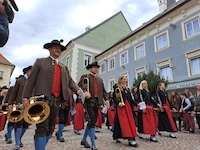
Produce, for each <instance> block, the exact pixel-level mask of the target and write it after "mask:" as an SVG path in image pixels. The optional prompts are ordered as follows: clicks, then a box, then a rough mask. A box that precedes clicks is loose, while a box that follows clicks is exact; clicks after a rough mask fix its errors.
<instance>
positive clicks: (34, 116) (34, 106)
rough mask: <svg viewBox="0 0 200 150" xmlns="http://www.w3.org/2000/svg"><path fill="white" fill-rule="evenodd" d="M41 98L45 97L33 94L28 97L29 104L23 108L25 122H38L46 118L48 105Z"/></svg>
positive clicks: (48, 111) (48, 109) (48, 110)
mask: <svg viewBox="0 0 200 150" xmlns="http://www.w3.org/2000/svg"><path fill="white" fill-rule="evenodd" d="M41 99H45V96H44V95H41V96H34V97H31V98H30V99H29V103H30V104H29V105H28V106H27V107H26V108H25V110H24V120H25V121H26V122H27V123H29V124H39V123H42V122H43V121H45V120H46V119H47V118H48V116H49V114H50V107H49V105H48V104H47V103H45V102H43V101H41Z"/></svg>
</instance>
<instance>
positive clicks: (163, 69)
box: [156, 59, 173, 81]
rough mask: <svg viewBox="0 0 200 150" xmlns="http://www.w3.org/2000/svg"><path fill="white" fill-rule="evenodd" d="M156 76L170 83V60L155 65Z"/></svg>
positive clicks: (171, 78)
mask: <svg viewBox="0 0 200 150" xmlns="http://www.w3.org/2000/svg"><path fill="white" fill-rule="evenodd" d="M156 66H157V72H158V74H159V75H160V76H161V77H163V78H164V79H165V80H168V81H172V80H173V77H172V64H171V60H170V59H168V60H163V61H160V62H158V63H157V64H156Z"/></svg>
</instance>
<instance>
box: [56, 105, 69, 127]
mask: <svg viewBox="0 0 200 150" xmlns="http://www.w3.org/2000/svg"><path fill="white" fill-rule="evenodd" d="M69 110H70V108H69V107H68V106H65V108H64V109H62V108H60V109H59V115H58V117H59V124H66V123H67V121H68V115H69Z"/></svg>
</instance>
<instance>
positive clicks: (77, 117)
mask: <svg viewBox="0 0 200 150" xmlns="http://www.w3.org/2000/svg"><path fill="white" fill-rule="evenodd" d="M75 108H76V113H75V114H74V130H82V129H84V110H83V109H84V108H83V104H82V103H77V104H76V106H75Z"/></svg>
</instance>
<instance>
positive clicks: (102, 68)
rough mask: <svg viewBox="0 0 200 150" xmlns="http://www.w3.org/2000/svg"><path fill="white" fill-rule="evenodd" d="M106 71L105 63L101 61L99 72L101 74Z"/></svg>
mask: <svg viewBox="0 0 200 150" xmlns="http://www.w3.org/2000/svg"><path fill="white" fill-rule="evenodd" d="M105 72H106V63H105V62H103V63H101V64H100V69H99V74H103V73H105Z"/></svg>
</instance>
